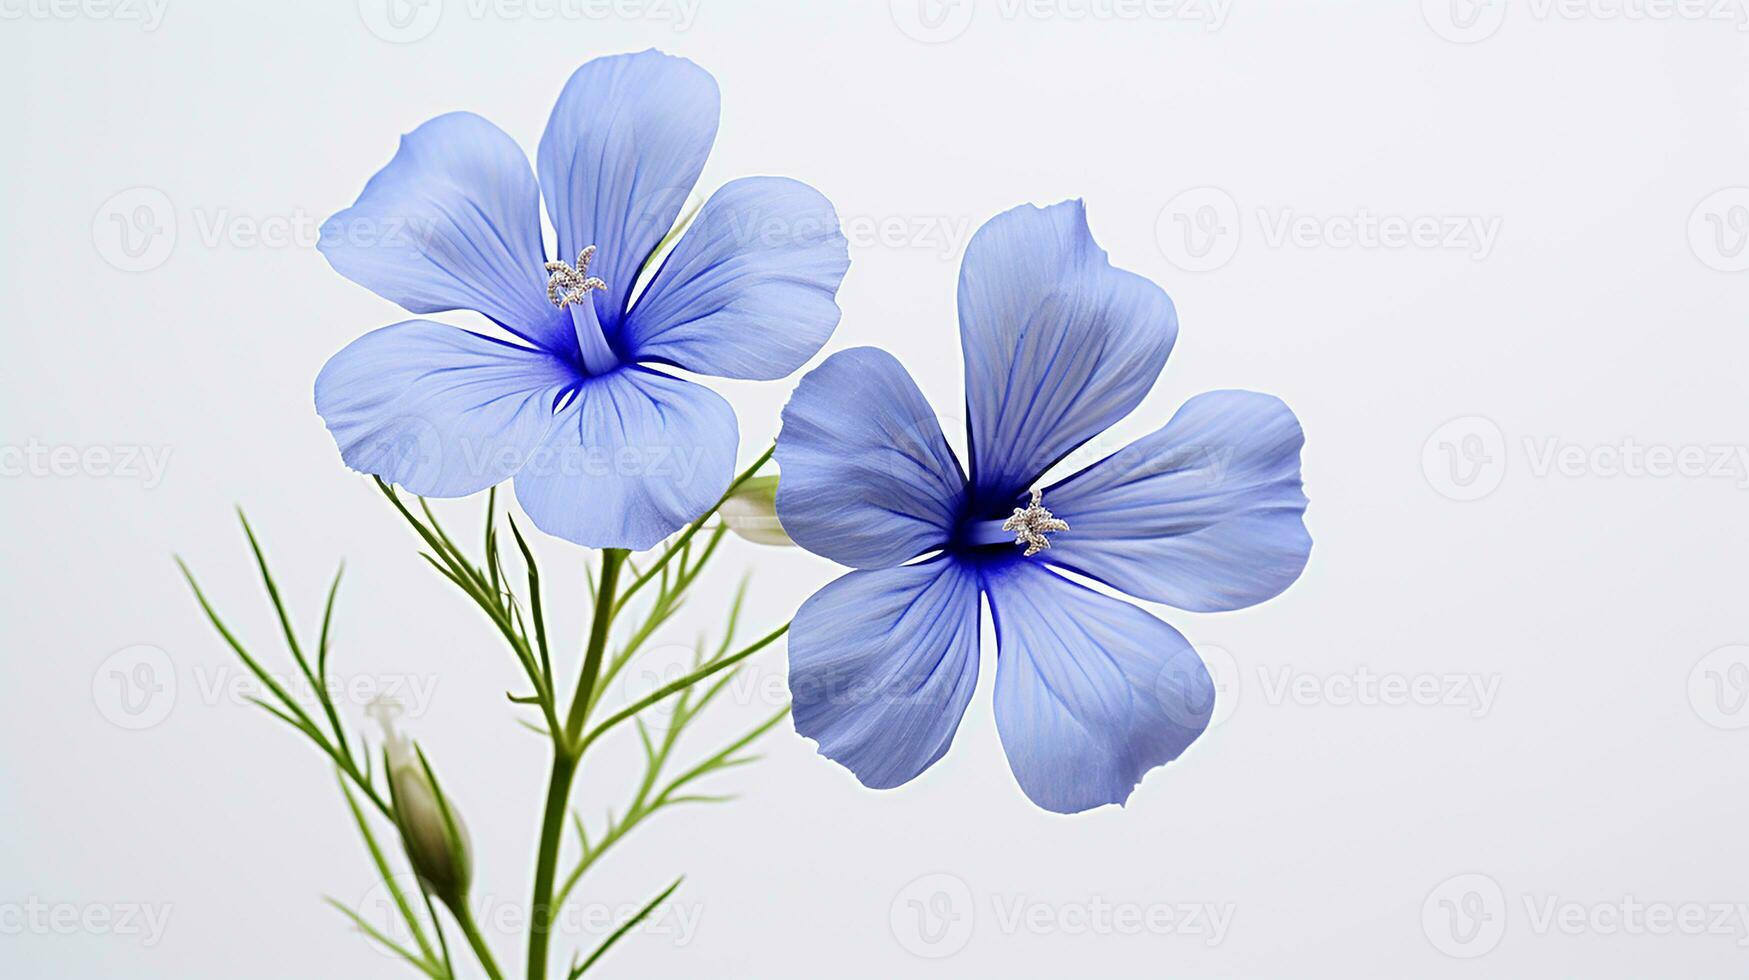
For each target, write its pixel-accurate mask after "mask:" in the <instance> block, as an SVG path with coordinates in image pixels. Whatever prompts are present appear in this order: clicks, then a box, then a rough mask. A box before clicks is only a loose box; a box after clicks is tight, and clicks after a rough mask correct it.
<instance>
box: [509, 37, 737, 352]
mask: <svg viewBox="0 0 1749 980" xmlns="http://www.w3.org/2000/svg"><path fill="white" fill-rule="evenodd" d="M719 106H720V96H719V95H718V93H717V83H716V80H715V79H713V78H711V76H710V73H709V72H707V71H705V70H704V69H703V68H700V67H698V66H697V65H695V64H693V63H692V62H690V61H688V60H686V59H685V58H675V57H671V56H669V55H665V54H662V53H661V52H659V51H654V50H651V51H644V52H642V53H639V54H623V55H614V56H613V57H609V58H597V59H595V60H594V61H591V62H589V63H588V64H586V65H584V66H583V67H581V68H579V69H577V71H576V73H575V74H573V75H572V76H571V79H570V81H568V82H566V83H565V89H564V91H563V92H560V93H559V101H558V103H557V104H555V105H554V106H553V114H552V117H551V118H549V119H548V120H547V130H546V133H545V134H543V135H542V136H541V141H540V151H539V153H538V154H537V166H538V167H539V169H540V186H541V189H542V191H544V192H545V194H546V201H547V214H548V216H549V217H551V218H552V222H553V228H554V229H555V230H556V231H557V232H558V244H559V257H560V258H562V259H564V260H565V261H566V262H573V261H575V260H576V258H577V253H578V252H580V251H582V250H583V248H584V247H585V246H588V245H595V246H598V248H599V251H598V252H597V253H596V255H595V260H594V262H593V263H592V264H591V266H590V269H589V272H590V274H591V275H593V276H598V277H600V278H601V279H603V280H605V281H606V282H607V288H606V289H605V290H600V291H597V292H595V293H594V294H593V296H594V298H595V307H596V310H597V311H598V313H599V316H600V321H601V326H602V328H603V331H604V332H605V334H606V336H607V338H608V340H609V341H613V340H615V339H616V338H617V331H618V329H619V325H620V319H621V315H622V314H623V313H624V311H625V309H626V301H627V300H628V298H629V297H630V296H631V292H632V287H633V285H634V280H635V279H636V278H637V275H638V270H639V269H641V268H643V265H644V260H645V259H647V258H649V256H650V253H651V252H652V251H654V250H655V248H656V245H657V243H658V242H660V241H661V240H662V238H663V236H665V235H667V234H668V231H669V229H671V228H673V227H674V221H675V219H676V218H678V217H679V216H680V208H681V206H682V205H683V204H684V203H685V202H686V197H687V195H688V194H690V193H691V192H692V188H693V185H695V184H697V183H698V175H699V173H700V172H701V171H703V170H704V161H705V157H707V156H709V155H710V151H711V144H712V143H713V142H715V140H716V138H717V116H718V112H719Z"/></svg>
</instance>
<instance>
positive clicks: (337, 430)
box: [316, 320, 575, 497]
mask: <svg viewBox="0 0 1749 980" xmlns="http://www.w3.org/2000/svg"><path fill="white" fill-rule="evenodd" d="M574 382H575V372H573V371H572V370H571V369H570V368H568V367H567V366H566V365H565V364H564V363H563V362H561V361H560V360H559V359H558V358H556V357H554V356H553V355H551V354H548V353H546V352H545V351H534V350H528V349H526V348H522V347H516V346H513V345H511V344H507V343H504V342H502V341H497V340H493V339H491V338H489V337H482V336H480V335H479V334H474V333H469V332H468V331H466V330H458V329H456V328H455V327H452V326H448V325H446V324H442V323H433V322H431V321H430V320H408V321H406V322H404V323H397V324H395V325H394V326H390V327H383V328H382V329H380V330H373V331H371V332H370V333H367V334H365V335H364V336H363V337H360V338H358V339H357V340H355V341H353V342H352V343H351V344H348V345H347V346H346V348H345V349H343V350H341V351H340V353H338V354H335V355H334V356H333V357H331V358H329V359H328V363H327V364H326V365H324V366H323V367H322V373H321V374H319V375H317V376H316V411H317V412H319V413H320V414H321V416H322V420H323V421H324V422H326V423H327V424H328V430H329V431H330V432H332V433H333V434H334V441H335V442H337V443H339V445H340V457H341V458H342V459H344V460H345V461H346V465H348V466H350V467H352V468H353V469H355V470H360V471H362V472H365V473H374V474H375V475H377V476H380V477H382V478H383V479H384V480H386V481H388V482H390V483H395V484H399V485H401V486H403V487H406V488H407V489H408V490H411V491H412V492H414V493H417V494H419V495H421V496H426V497H462V496H466V495H468V494H470V493H475V492H477V491H480V490H484V489H485V488H487V487H489V486H493V485H494V484H497V483H501V482H503V481H504V479H505V478H507V477H509V476H510V475H511V474H512V473H514V472H516V470H517V469H518V468H519V467H521V465H522V462H523V459H524V458H525V457H526V456H527V455H528V453H529V451H530V450H532V449H534V447H536V446H538V445H540V443H541V441H542V439H544V438H545V437H546V433H547V428H548V426H550V425H551V424H552V421H553V405H554V404H555V401H556V399H557V398H559V396H560V394H561V393H562V392H563V391H564V390H565V388H566V387H568V386H569V385H571V384H573V383H574Z"/></svg>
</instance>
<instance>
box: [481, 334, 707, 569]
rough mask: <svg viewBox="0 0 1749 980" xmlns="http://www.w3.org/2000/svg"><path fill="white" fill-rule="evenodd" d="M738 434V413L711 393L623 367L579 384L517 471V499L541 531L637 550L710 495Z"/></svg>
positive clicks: (697, 510) (687, 517)
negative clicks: (572, 398)
mask: <svg viewBox="0 0 1749 980" xmlns="http://www.w3.org/2000/svg"><path fill="white" fill-rule="evenodd" d="M737 440H738V435H737V432H736V427H735V412H734V410H733V409H731V408H730V407H729V403H728V402H726V401H724V400H723V399H722V396H720V395H718V394H717V393H716V392H714V391H711V390H710V389H709V388H706V387H704V386H703V385H699V384H694V383H693V382H691V381H682V380H680V379H679V378H672V377H669V376H668V375H666V374H661V373H659V372H656V371H651V370H648V369H645V368H637V367H629V368H622V369H620V370H618V371H614V372H612V373H610V374H604V375H597V376H595V377H591V378H587V379H585V380H584V381H583V382H582V384H581V387H580V388H578V390H577V392H576V397H575V399H574V400H572V401H571V402H570V403H569V404H568V405H566V406H565V407H564V408H563V409H562V410H561V411H560V413H559V416H558V418H557V419H556V420H555V421H554V423H553V429H552V431H551V433H550V434H549V435H548V437H547V439H546V441H545V442H544V443H542V445H541V446H540V448H539V449H537V450H536V451H535V452H534V453H533V454H532V455H531V456H530V457H529V459H528V462H527V463H525V464H524V465H523V467H522V469H521V470H519V471H518V472H517V474H516V499H517V501H518V502H519V503H521V504H522V509H523V510H525V511H527V512H528V516H529V519H530V520H532V521H534V523H535V526H536V527H539V528H540V529H541V530H543V531H545V532H547V533H548V534H552V535H556V536H558V537H561V538H564V539H566V540H568V541H574V542H576V543H577V544H580V545H584V546H586V547H590V548H629V549H631V550H632V551H643V550H645V549H648V548H651V547H654V546H655V545H656V544H657V543H658V542H660V541H661V540H662V539H663V538H665V537H667V536H668V535H670V534H673V533H674V532H675V531H678V530H679V529H680V528H681V527H682V526H683V525H685V524H686V523H688V522H689V521H691V520H693V519H694V518H696V517H698V516H699V515H700V514H703V513H704V512H705V511H706V510H708V509H710V506H711V505H712V504H714V503H716V502H717V498H718V497H721V496H722V493H723V491H724V490H726V489H728V486H729V479H730V477H731V476H732V471H733V470H734V467H735V448H736V443H737Z"/></svg>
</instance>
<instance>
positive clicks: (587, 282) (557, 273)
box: [546, 245, 607, 310]
mask: <svg viewBox="0 0 1749 980" xmlns="http://www.w3.org/2000/svg"><path fill="white" fill-rule="evenodd" d="M593 258H595V246H593V245H590V246H588V247H586V248H584V249H583V251H581V252H578V253H577V265H576V267H575V268H573V267H571V266H569V265H566V264H565V263H564V262H548V263H547V264H546V270H547V273H548V276H547V299H548V300H550V301H551V302H552V304H553V305H554V306H556V307H558V308H559V309H561V310H562V309H564V308H565V307H567V306H569V305H571V304H572V303H580V302H582V301H583V297H585V296H587V295H589V291H590V290H591V289H606V288H607V283H605V282H603V281H601V280H600V279H597V278H596V277H594V276H592V275H590V274H589V260H590V259H593Z"/></svg>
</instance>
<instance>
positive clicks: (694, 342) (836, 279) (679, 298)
mask: <svg viewBox="0 0 1749 980" xmlns="http://www.w3.org/2000/svg"><path fill="white" fill-rule="evenodd" d="M849 267H850V252H849V244H848V243H847V242H846V241H845V239H844V235H843V234H842V233H840V232H839V230H838V215H837V213H836V212H834V211H833V210H832V203H831V202H830V201H828V200H826V198H825V197H823V196H821V194H820V192H819V191H816V190H814V189H813V188H812V187H809V186H808V185H807V184H804V183H802V182H800V181H796V180H790V179H789V178H787V177H744V178H742V179H740V180H735V181H731V182H729V183H728V184H725V185H723V187H722V188H721V189H720V190H718V191H717V192H716V193H715V194H712V195H711V197H710V200H708V201H706V202H705V204H704V207H703V208H701V209H700V210H699V213H698V217H697V218H696V219H694V220H693V222H692V224H691V225H690V226H689V227H688V228H687V229H686V232H685V234H683V235H682V236H681V237H680V241H679V243H678V244H676V245H675V246H674V251H673V252H672V253H671V254H670V255H669V256H668V257H667V258H666V259H664V260H663V262H662V267H661V269H660V270H658V271H657V273H656V275H655V277H654V278H653V279H652V280H651V281H650V286H649V288H648V289H647V290H645V292H644V293H643V295H641V296H639V297H638V300H637V303H636V305H635V306H634V307H633V309H632V311H631V313H630V314H629V315H628V316H627V318H626V324H625V329H624V330H623V331H622V336H623V337H624V340H625V345H626V349H627V350H628V352H630V353H631V354H632V356H634V357H636V358H637V359H638V360H653V361H661V362H664V363H668V364H675V365H678V366H680V367H683V368H685V369H687V370H688V371H695V372H697V373H699V374H711V375H716V376H718V377H724V378H746V379H752V380H758V381H771V380H774V379H776V378H781V377H784V376H785V375H787V374H789V373H790V372H792V371H794V370H796V369H797V368H799V367H801V366H802V365H803V364H805V363H807V361H808V358H810V357H813V356H814V354H815V353H816V352H818V351H819V349H820V348H821V347H822V346H824V345H825V343H826V341H827V339H828V338H830V337H831V336H832V329H833V328H834V327H836V326H837V325H838V315H839V314H838V303H837V301H836V299H835V297H836V295H837V293H838V284H839V283H840V282H842V281H843V279H844V272H845V270H846V269H848V268H849Z"/></svg>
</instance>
